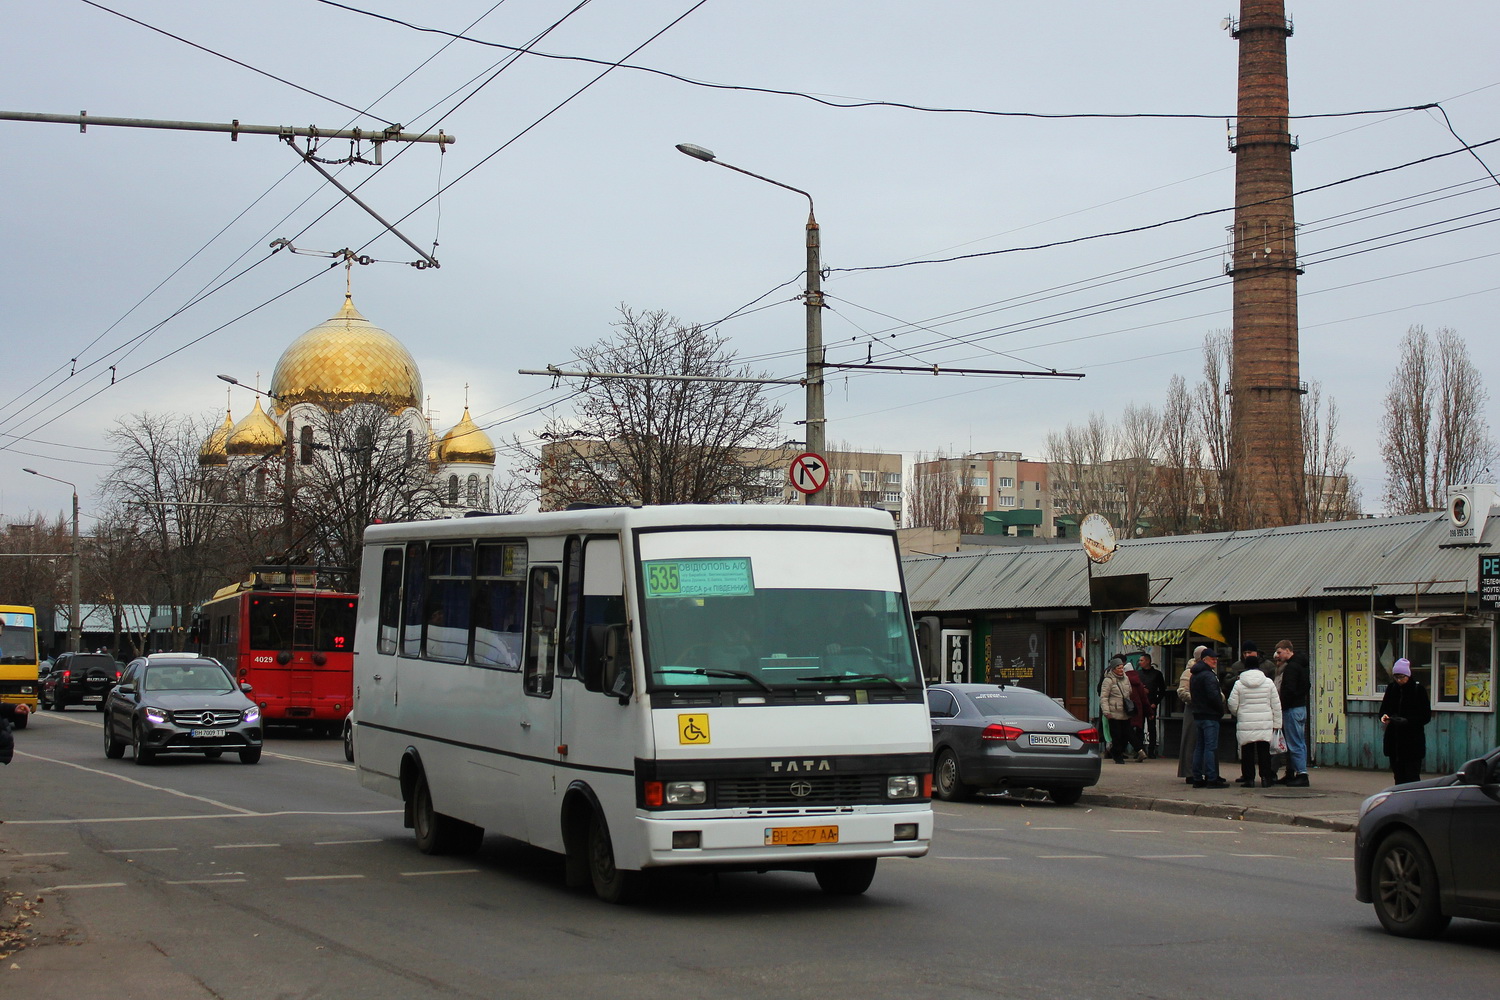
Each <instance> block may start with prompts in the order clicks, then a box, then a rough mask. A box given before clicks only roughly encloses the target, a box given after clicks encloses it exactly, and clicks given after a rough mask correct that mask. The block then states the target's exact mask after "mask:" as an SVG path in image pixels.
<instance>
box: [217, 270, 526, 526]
mask: <svg viewBox="0 0 1500 1000" xmlns="http://www.w3.org/2000/svg"><path fill="white" fill-rule="evenodd" d="M265 395H266V396H267V397H268V398H269V400H270V408H269V409H266V408H263V407H262V406H261V402H260V397H259V396H257V397H256V399H255V402H254V403H253V405H252V407H251V410H250V412H249V413H248V414H246V415H245V416H244V417H241V418H240V419H239V420H238V421H236V420H234V419H233V417H232V415H231V414H230V413H227V412H226V414H225V417H224V421H223V422H222V423H221V424H220V425H219V426H218V427H217V428H216V429H215V430H214V431H213V433H212V434H210V435H209V437H208V439H207V440H206V441H204V442H203V445H202V447H201V448H200V450H199V453H198V461H199V464H200V465H201V466H203V467H204V468H206V469H213V468H222V469H224V470H225V471H226V472H227V474H228V476H229V478H230V479H231V480H235V481H238V482H239V484H240V486H241V488H242V489H243V491H244V492H245V493H246V494H248V495H255V496H266V495H267V489H268V485H269V483H270V481H271V480H272V479H273V478H274V477H276V476H278V475H281V474H283V469H282V466H281V465H279V463H278V461H277V460H275V459H279V460H280V461H289V463H290V465H291V473H290V474H291V475H292V476H293V478H294V480H295V478H296V477H297V475H298V470H299V469H306V468H307V467H310V466H315V465H316V464H317V463H319V462H320V461H322V460H323V459H322V458H321V457H320V456H322V455H326V454H327V453H328V452H329V451H330V449H334V448H338V447H340V445H339V444H338V443H337V442H334V441H332V440H330V438H331V437H332V436H333V430H332V428H333V421H334V419H335V418H336V417H337V416H338V415H343V416H346V417H354V418H356V421H357V422H358V423H359V424H360V428H361V429H360V435H361V437H360V439H359V442H358V445H357V446H355V447H350V446H349V445H347V444H345V445H343V446H342V447H343V450H345V451H358V450H361V449H362V450H363V451H365V452H367V453H368V452H370V451H371V450H373V449H380V448H390V447H395V448H402V447H404V449H405V456H404V457H405V458H406V459H412V458H414V457H416V456H418V455H420V454H422V453H424V452H425V454H426V456H427V459H428V470H429V471H430V472H431V474H432V476H433V477H434V480H435V482H436V485H437V487H438V492H439V495H440V496H442V497H443V498H444V499H443V508H444V512H445V513H448V514H450V515H451V516H455V517H457V516H461V515H463V514H465V513H468V512H470V511H490V510H493V509H494V508H493V504H494V502H495V499H496V494H495V446H494V443H493V442H492V441H491V440H490V438H489V435H487V434H485V432H484V431H483V430H482V429H481V428H480V427H479V426H478V425H477V424H475V423H474V421H473V419H472V418H471V417H470V416H469V408H468V405H467V402H465V405H464V413H463V418H462V419H461V420H459V422H458V423H457V424H455V425H454V426H453V427H452V428H451V429H449V430H448V432H447V433H445V434H444V435H443V436H442V437H441V438H439V437H438V436H437V434H436V433H435V431H434V429H433V426H432V421H431V420H430V419H429V418H428V417H427V415H426V414H425V413H424V412H423V410H422V373H421V372H420V371H419V370H418V369H417V363H416V361H415V360H414V359H413V358H412V356H411V352H410V351H408V350H407V349H406V347H405V345H403V344H402V343H401V341H399V340H397V339H396V338H395V337H394V336H392V335H391V334H390V333H389V332H387V331H386V330H383V329H381V328H380V327H378V326H376V325H375V324H373V323H371V322H370V321H369V320H368V319H366V318H365V317H364V316H363V315H362V314H361V313H360V311H359V310H358V309H356V308H354V300H353V297H352V295H348V294H346V295H345V297H344V306H343V308H342V309H340V310H339V311H338V312H337V313H335V314H334V315H333V316H331V317H329V318H328V319H326V320H324V321H323V322H322V323H319V324H318V325H317V326H315V327H313V328H312V329H311V330H308V331H307V332H306V333H304V334H302V335H301V336H300V337H298V338H297V339H296V340H294V341H292V343H291V344H290V345H289V346H288V347H287V349H286V350H285V351H283V352H282V354H281V357H280V359H279V360H278V361H277V362H276V368H275V371H274V372H273V374H272V376H271V389H270V391H269V392H268V393H265ZM373 426H379V427H380V428H381V433H380V438H381V441H380V442H378V443H377V442H376V441H375V440H374V438H373V436H372V434H371V432H370V431H369V430H368V428H369V427H373ZM288 448H290V449H291V454H290V456H288V454H287V449H288Z"/></svg>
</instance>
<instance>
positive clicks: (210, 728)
mask: <svg viewBox="0 0 1500 1000" xmlns="http://www.w3.org/2000/svg"><path fill="white" fill-rule="evenodd" d="M249 690H250V686H249V685H248V684H244V685H237V684H235V682H234V677H233V676H231V675H230V673H229V671H228V669H226V668H225V667H224V665H223V664H222V663H220V662H219V661H218V660H215V659H214V658H212V657H209V656H197V655H195V654H192V653H152V654H151V655H150V656H145V657H142V658H140V659H138V660H134V661H132V662H131V664H130V665H129V666H128V667H126V668H125V673H124V674H123V675H122V676H121V677H120V682H119V683H118V684H117V685H115V687H114V690H112V691H110V693H109V696H108V698H107V699H106V700H105V703H104V756H106V757H109V758H111V759H118V758H120V757H123V756H125V747H126V745H127V744H128V745H130V746H131V747H132V748H134V751H135V762H136V763H137V764H149V763H151V762H152V761H153V760H155V759H156V757H157V755H159V754H168V753H199V754H203V755H204V756H205V757H221V756H223V754H224V752H225V751H226V750H228V751H231V752H234V753H238V754H239V755H240V761H241V763H244V764H254V763H256V762H257V761H259V760H260V752H261V744H262V739H263V731H262V728H261V722H260V708H259V707H258V706H257V705H256V704H255V702H253V701H251V700H250V699H249V698H248V697H246V695H247V693H248V692H249Z"/></svg>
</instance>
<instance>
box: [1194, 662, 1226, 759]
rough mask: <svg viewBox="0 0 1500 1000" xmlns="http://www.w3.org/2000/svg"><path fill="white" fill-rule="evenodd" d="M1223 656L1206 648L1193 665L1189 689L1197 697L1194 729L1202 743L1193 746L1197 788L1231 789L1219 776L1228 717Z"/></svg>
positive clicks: (1199, 741)
mask: <svg viewBox="0 0 1500 1000" xmlns="http://www.w3.org/2000/svg"><path fill="white" fill-rule="evenodd" d="M1218 672H1219V653H1218V650H1215V649H1212V648H1210V649H1206V650H1204V652H1203V655H1202V656H1201V657H1200V658H1199V660H1198V662H1197V663H1195V664H1193V668H1192V675H1191V678H1190V679H1189V681H1188V690H1189V691H1190V693H1191V694H1192V697H1193V726H1194V728H1195V729H1197V731H1198V741H1197V744H1196V745H1195V746H1194V747H1193V787H1194V788H1228V787H1229V782H1227V781H1225V780H1224V779H1223V778H1221V777H1219V720H1220V719H1222V718H1223V717H1224V692H1223V691H1221V690H1219V676H1218Z"/></svg>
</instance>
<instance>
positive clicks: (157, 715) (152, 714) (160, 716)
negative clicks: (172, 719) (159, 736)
mask: <svg viewBox="0 0 1500 1000" xmlns="http://www.w3.org/2000/svg"><path fill="white" fill-rule="evenodd" d="M146 721H147V722H149V723H151V724H152V725H154V726H160V725H162V724H163V723H165V722H166V721H167V710H166V709H164V708H151V707H150V706H147V707H146Z"/></svg>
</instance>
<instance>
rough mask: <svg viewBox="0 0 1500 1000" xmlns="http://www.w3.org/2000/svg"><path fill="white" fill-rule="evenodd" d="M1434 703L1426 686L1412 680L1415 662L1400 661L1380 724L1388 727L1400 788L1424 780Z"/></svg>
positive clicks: (1388, 750)
mask: <svg viewBox="0 0 1500 1000" xmlns="http://www.w3.org/2000/svg"><path fill="white" fill-rule="evenodd" d="M1431 718H1432V699H1431V698H1430V697H1429V696H1428V694H1427V689H1426V688H1425V687H1423V686H1422V682H1421V681H1419V680H1417V679H1416V678H1414V677H1412V675H1411V661H1410V660H1407V659H1405V658H1404V657H1403V658H1402V659H1399V660H1397V661H1396V665H1395V666H1393V667H1391V683H1390V686H1389V687H1387V688H1386V689H1385V697H1384V698H1382V699H1381V700H1380V724H1381V725H1382V726H1384V727H1385V748H1384V749H1385V755H1386V756H1387V757H1389V758H1390V759H1391V773H1392V774H1394V775H1395V776H1396V784H1398V785H1404V784H1406V783H1407V782H1408V781H1421V780H1422V758H1423V757H1425V756H1427V731H1426V727H1427V722H1428V720H1429V719H1431Z"/></svg>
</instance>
